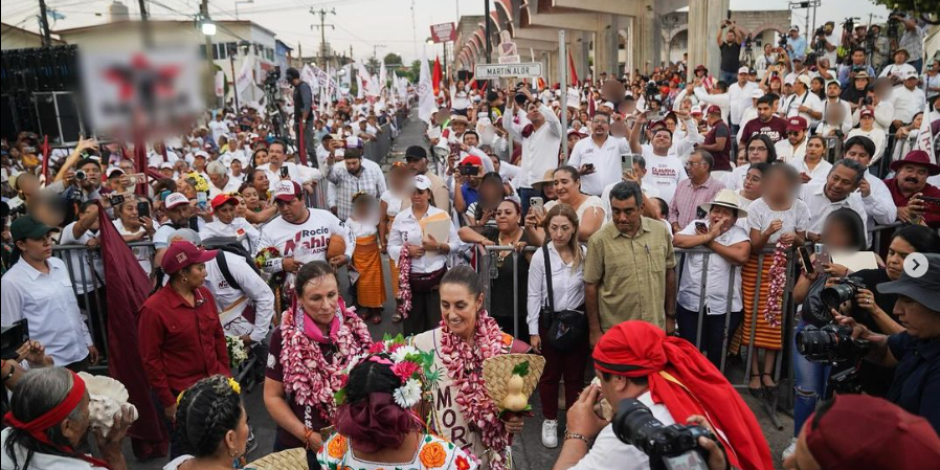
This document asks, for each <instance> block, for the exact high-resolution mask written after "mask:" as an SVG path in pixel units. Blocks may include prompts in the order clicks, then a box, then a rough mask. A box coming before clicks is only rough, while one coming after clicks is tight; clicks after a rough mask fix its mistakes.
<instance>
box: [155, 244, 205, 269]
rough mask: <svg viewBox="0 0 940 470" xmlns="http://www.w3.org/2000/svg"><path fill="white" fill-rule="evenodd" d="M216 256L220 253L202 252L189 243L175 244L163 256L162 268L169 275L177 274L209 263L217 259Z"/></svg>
mask: <svg viewBox="0 0 940 470" xmlns="http://www.w3.org/2000/svg"><path fill="white" fill-rule="evenodd" d="M216 254H218V251H206V250H201V249H199V248H198V247H196V245H193V244H192V243H189V242H183V241H180V242H175V243H173V244H171V245H170V248H169V249H167V250H166V254H165V255H163V264H162V265H161V266H160V267H161V268H163V271H164V272H165V273H167V274H176V273H178V272H179V271H180V270H182V269H186V268H188V267H190V266H192V265H194V264H200V263H208V262H209V261H212V260H213V259H215V255H216Z"/></svg>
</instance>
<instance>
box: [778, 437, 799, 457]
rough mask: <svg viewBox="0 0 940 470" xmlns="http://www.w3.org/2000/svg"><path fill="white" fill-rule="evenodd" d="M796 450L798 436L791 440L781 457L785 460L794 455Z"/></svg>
mask: <svg viewBox="0 0 940 470" xmlns="http://www.w3.org/2000/svg"><path fill="white" fill-rule="evenodd" d="M795 452H796V438H795V437H794V438H793V440H792V441H790V446H789V447H787V448H786V449H784V451H783V454H782V455H781V456H780V458H781V459H783V460H786V459H789V458H790V456H792V455H793V454H794V453H795Z"/></svg>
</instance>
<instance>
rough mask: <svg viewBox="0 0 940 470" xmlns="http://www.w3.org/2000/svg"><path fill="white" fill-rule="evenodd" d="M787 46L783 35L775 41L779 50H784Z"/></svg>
mask: <svg viewBox="0 0 940 470" xmlns="http://www.w3.org/2000/svg"><path fill="white" fill-rule="evenodd" d="M787 44H788V41H787V37H786V36H785V35H781V36H780V39H779V40H778V41H777V47H780V48H781V49H786V48H787Z"/></svg>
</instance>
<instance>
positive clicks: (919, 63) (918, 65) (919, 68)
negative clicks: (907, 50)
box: [907, 59, 924, 73]
mask: <svg viewBox="0 0 940 470" xmlns="http://www.w3.org/2000/svg"><path fill="white" fill-rule="evenodd" d="M907 64H908V65H910V66H911V67H914V70H917V73H923V72H924V71H923V68H924V59H917V60H915V61H913V62H908V63H907Z"/></svg>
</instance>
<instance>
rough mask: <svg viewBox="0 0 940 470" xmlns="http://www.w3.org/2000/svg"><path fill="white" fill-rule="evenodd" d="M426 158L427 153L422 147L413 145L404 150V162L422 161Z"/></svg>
mask: <svg viewBox="0 0 940 470" xmlns="http://www.w3.org/2000/svg"><path fill="white" fill-rule="evenodd" d="M426 158H428V151H427V149H425V148H424V147H419V146H417V145H414V146H411V147H408V150H405V160H424V159H426Z"/></svg>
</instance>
